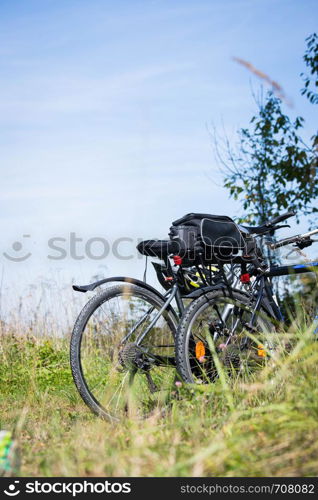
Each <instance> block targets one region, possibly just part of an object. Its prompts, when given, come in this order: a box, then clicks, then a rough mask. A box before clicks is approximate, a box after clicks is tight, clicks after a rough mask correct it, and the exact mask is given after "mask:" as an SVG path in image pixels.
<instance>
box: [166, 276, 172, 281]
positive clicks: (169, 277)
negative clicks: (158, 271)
mask: <svg viewBox="0 0 318 500" xmlns="http://www.w3.org/2000/svg"><path fill="white" fill-rule="evenodd" d="M172 280H173V276H166V277H165V281H172Z"/></svg>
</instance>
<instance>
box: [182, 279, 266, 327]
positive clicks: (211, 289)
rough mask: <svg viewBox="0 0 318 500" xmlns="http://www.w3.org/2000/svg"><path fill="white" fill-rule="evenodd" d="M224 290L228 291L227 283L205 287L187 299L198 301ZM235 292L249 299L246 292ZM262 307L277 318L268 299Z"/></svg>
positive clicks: (264, 300) (263, 301)
mask: <svg viewBox="0 0 318 500" xmlns="http://www.w3.org/2000/svg"><path fill="white" fill-rule="evenodd" d="M222 288H223V289H225V288H226V289H227V288H228V286H227V285H226V284H225V283H218V284H217V285H212V286H205V287H202V288H199V289H198V290H195V291H194V292H192V293H190V294H189V295H187V298H191V299H196V298H197V297H201V295H206V294H207V293H209V292H212V291H213V290H220V289H222ZM233 291H236V292H239V293H241V294H242V295H245V296H246V297H249V294H248V293H247V292H245V290H240V289H233ZM262 307H263V309H264V310H265V311H266V313H267V314H268V315H269V316H271V317H272V318H275V315H274V312H273V309H272V307H271V305H270V303H269V301H268V300H267V299H266V297H264V298H263V300H262Z"/></svg>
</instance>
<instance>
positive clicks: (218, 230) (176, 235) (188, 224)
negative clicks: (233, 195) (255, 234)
mask: <svg viewBox="0 0 318 500" xmlns="http://www.w3.org/2000/svg"><path fill="white" fill-rule="evenodd" d="M169 236H170V239H171V240H173V241H174V242H176V243H177V244H178V248H179V253H178V254H179V255H180V256H181V257H183V258H185V259H187V260H188V261H192V262H193V261H195V260H196V259H197V257H198V255H199V253H200V254H201V256H202V258H203V259H204V260H205V261H208V262H213V261H217V260H221V261H223V262H224V261H229V260H231V258H232V257H233V256H235V255H237V254H238V252H239V251H245V247H246V239H245V237H244V236H243V234H242V233H241V231H240V229H239V227H238V226H237V224H236V223H235V222H234V221H233V220H232V219H231V218H230V217H228V216H226V215H211V214H196V213H190V214H187V215H185V216H184V217H181V219H178V220H176V221H174V222H173V223H172V226H171V228H170V233H169Z"/></svg>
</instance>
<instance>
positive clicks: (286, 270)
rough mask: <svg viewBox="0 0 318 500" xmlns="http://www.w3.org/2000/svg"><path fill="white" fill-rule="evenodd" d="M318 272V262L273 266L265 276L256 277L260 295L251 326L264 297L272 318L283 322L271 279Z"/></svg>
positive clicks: (317, 331)
mask: <svg viewBox="0 0 318 500" xmlns="http://www.w3.org/2000/svg"><path fill="white" fill-rule="evenodd" d="M317 271H318V262H308V263H306V264H295V265H291V266H273V267H271V268H270V269H269V270H268V271H266V272H265V273H264V274H262V275H260V276H257V277H256V283H255V288H256V287H258V288H259V290H258V294H257V298H256V304H255V308H254V310H253V314H252V318H251V321H250V325H251V326H253V325H254V321H255V317H256V314H257V312H258V311H259V310H260V308H261V305H262V299H263V297H264V295H265V296H266V298H267V300H268V302H269V304H270V306H271V309H272V312H273V314H272V317H273V318H274V319H275V320H277V321H283V320H284V318H283V315H282V312H281V310H280V308H279V306H278V304H277V303H276V301H275V299H274V293H273V291H272V286H271V283H270V281H269V278H274V277H277V276H289V275H295V274H303V273H310V272H317ZM315 319H316V320H317V319H318V311H317V315H316V318H315ZM315 333H318V326H317V328H316V330H315Z"/></svg>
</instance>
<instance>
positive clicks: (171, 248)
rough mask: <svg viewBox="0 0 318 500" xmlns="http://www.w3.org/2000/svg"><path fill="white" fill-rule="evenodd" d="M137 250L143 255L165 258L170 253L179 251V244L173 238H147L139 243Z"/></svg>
mask: <svg viewBox="0 0 318 500" xmlns="http://www.w3.org/2000/svg"><path fill="white" fill-rule="evenodd" d="M136 248H137V250H138V252H140V253H141V254H142V255H148V256H149V257H158V258H159V259H165V258H166V257H168V255H170V254H172V253H177V252H178V249H179V247H178V245H177V243H176V242H175V241H171V240H145V241H141V242H140V243H139V244H138V245H137V247H136Z"/></svg>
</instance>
